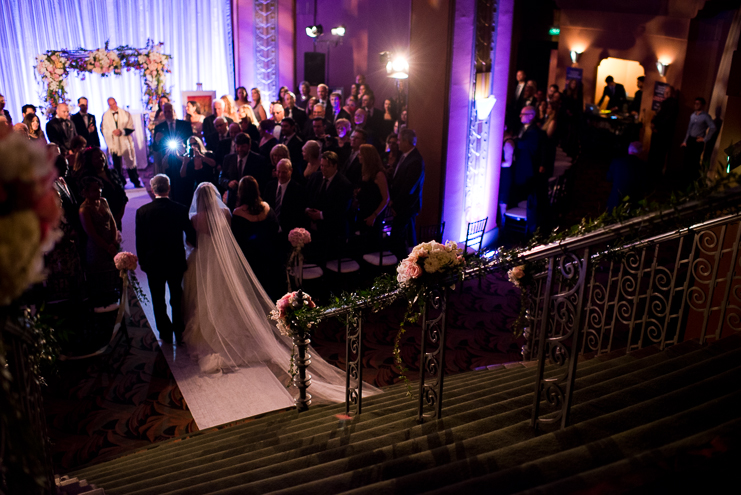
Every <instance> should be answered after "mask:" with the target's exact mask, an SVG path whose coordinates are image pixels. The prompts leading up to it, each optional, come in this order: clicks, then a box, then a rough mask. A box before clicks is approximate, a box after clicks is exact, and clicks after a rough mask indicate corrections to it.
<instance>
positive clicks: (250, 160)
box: [219, 133, 272, 210]
mask: <svg viewBox="0 0 741 495" xmlns="http://www.w3.org/2000/svg"><path fill="white" fill-rule="evenodd" d="M234 142H235V144H236V149H237V152H236V153H232V154H230V155H227V156H226V157H225V158H224V164H223V165H222V167H221V177H220V178H219V186H220V187H221V190H222V191H228V193H227V200H226V205H227V206H228V207H229V209H232V210H233V209H234V208H235V207H236V206H237V188H238V187H239V181H240V179H242V177H245V176H247V175H251V176H252V177H254V178H255V180H257V185H258V187H265V185H266V184H267V183H268V182H269V181H270V179H271V177H272V170H271V167H270V165H268V163H267V162H266V161H265V158H263V157H262V156H261V155H259V154H258V153H254V152H253V151H250V146H251V144H252V143H251V141H250V137H249V136H248V135H247V134H244V133H240V134H237V137H235V138H234Z"/></svg>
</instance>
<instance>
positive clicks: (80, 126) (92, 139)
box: [71, 112, 100, 148]
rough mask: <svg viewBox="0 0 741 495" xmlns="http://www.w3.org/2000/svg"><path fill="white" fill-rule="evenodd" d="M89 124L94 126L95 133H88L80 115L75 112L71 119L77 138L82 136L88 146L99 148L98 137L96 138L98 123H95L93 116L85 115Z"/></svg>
mask: <svg viewBox="0 0 741 495" xmlns="http://www.w3.org/2000/svg"><path fill="white" fill-rule="evenodd" d="M87 116H88V120H89V123H90V124H93V125H94V126H95V131H93V132H88V130H87V126H86V125H85V119H84V118H83V116H82V114H81V113H79V112H77V113H76V114H74V115H73V116H72V117H71V120H72V123H73V124H75V130H76V131H77V135H78V136H82V137H84V138H85V140H86V141H87V144H88V146H97V147H98V148H100V137H99V136H98V123H97V122H96V121H95V115H93V114H91V113H89V114H87Z"/></svg>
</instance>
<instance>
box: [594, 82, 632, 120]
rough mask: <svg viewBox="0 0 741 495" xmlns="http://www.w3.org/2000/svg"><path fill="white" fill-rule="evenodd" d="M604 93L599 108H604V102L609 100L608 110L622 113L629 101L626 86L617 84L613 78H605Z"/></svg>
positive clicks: (598, 104)
mask: <svg viewBox="0 0 741 495" xmlns="http://www.w3.org/2000/svg"><path fill="white" fill-rule="evenodd" d="M605 83H606V84H607V85H606V86H605V89H604V91H602V98H600V99H599V103H597V106H598V107H599V106H602V102H603V101H604V100H605V98H607V109H608V110H612V111H613V112H620V111H622V109H623V103H625V101H626V100H627V99H628V95H626V94H625V86H623V85H622V84H619V83H616V82H615V79H614V78H613V77H612V76H607V77H606V78H605Z"/></svg>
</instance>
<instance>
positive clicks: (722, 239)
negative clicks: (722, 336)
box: [700, 225, 726, 343]
mask: <svg viewBox="0 0 741 495" xmlns="http://www.w3.org/2000/svg"><path fill="white" fill-rule="evenodd" d="M706 232H709V231H706ZM725 239H726V226H725V225H724V226H723V227H721V230H720V239H718V238H717V237H716V245H715V246H716V250H715V256H714V257H713V258H714V259H713V271H712V273H711V274H710V280H709V282H708V293H707V304H706V305H705V310H704V311H703V315H702V332H701V333H700V342H703V343H704V342H705V340H706V338H707V329H708V320H709V319H710V312H711V310H712V305H713V295H714V294H715V284H716V281H717V277H718V265H720V256H721V253H722V251H723V242H725Z"/></svg>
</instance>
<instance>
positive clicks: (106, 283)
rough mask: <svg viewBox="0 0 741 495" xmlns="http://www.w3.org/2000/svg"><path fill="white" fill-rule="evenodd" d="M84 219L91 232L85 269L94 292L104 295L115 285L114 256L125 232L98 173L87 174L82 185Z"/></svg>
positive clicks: (85, 229)
mask: <svg viewBox="0 0 741 495" xmlns="http://www.w3.org/2000/svg"><path fill="white" fill-rule="evenodd" d="M81 191H82V197H83V198H85V200H84V201H83V202H82V204H81V205H80V223H81V224H82V228H83V230H84V231H85V234H87V245H86V247H85V273H86V274H87V280H88V283H89V285H90V287H89V289H90V294H92V295H96V296H103V295H106V296H107V294H108V293H110V292H111V291H112V290H114V289H115V285H114V284H113V283H112V282H115V280H116V279H115V278H114V276H112V275H113V274H115V272H116V265H115V264H114V262H113V257H114V256H116V254H117V253H118V249H119V246H120V245H121V233H120V232H119V231H118V229H117V228H116V221H115V220H114V218H113V215H112V214H111V210H110V208H108V202H107V201H106V199H105V198H104V197H103V196H102V192H103V182H102V181H101V180H100V179H98V178H97V177H85V178H83V179H82V185H81Z"/></svg>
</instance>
